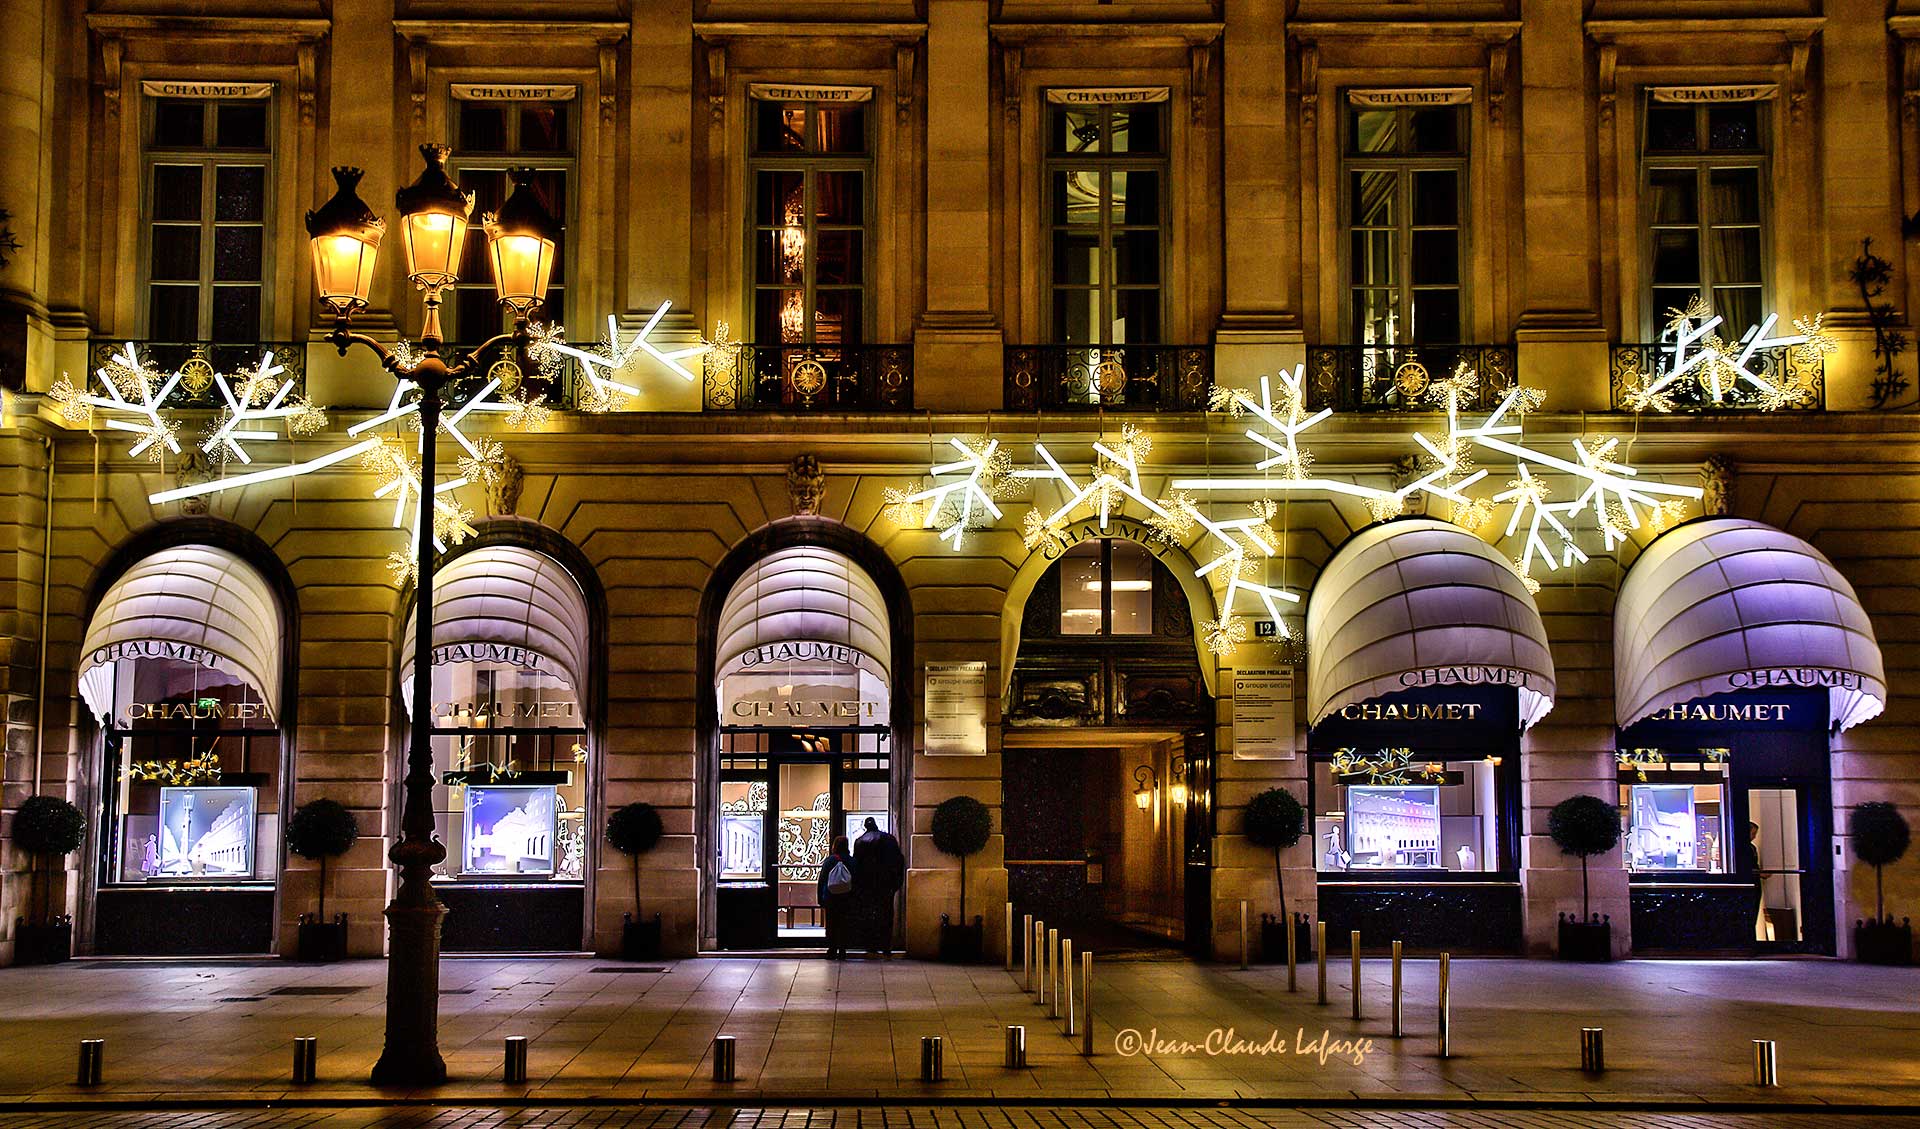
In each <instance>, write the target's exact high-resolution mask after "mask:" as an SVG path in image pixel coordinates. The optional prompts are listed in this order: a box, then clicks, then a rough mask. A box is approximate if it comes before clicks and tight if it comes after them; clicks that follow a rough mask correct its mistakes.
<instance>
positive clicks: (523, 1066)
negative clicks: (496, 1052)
mask: <svg viewBox="0 0 1920 1129" xmlns="http://www.w3.org/2000/svg"><path fill="white" fill-rule="evenodd" d="M500 1077H501V1079H502V1080H503V1081H505V1082H506V1083H507V1084H508V1085H509V1086H517V1085H519V1084H520V1083H522V1082H525V1081H526V1080H527V1037H526V1036H525V1035H508V1036H507V1042H506V1047H505V1049H504V1062H503V1064H502V1066H501V1072H500Z"/></svg>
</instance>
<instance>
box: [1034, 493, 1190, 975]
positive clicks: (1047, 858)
mask: <svg viewBox="0 0 1920 1129" xmlns="http://www.w3.org/2000/svg"><path fill="white" fill-rule="evenodd" d="M1103 533H1104V534H1105V535H1103ZM1037 555H1038V557H1039V571H1038V575H1037V576H1035V575H1029V574H1030V572H1031V571H1032V570H1030V569H1023V570H1022V573H1023V576H1022V577H1021V578H1019V579H1017V580H1016V584H1015V587H1014V591H1013V593H1012V598H1013V599H1014V600H1018V599H1021V598H1024V603H1023V604H1020V605H1013V604H1012V600H1010V607H1009V613H1008V614H1009V616H1017V622H1018V625H1019V626H1018V641H1017V657H1015V658H1013V661H1012V662H1011V664H1010V675H1009V679H1008V685H1007V692H1006V698H1005V703H1004V705H1005V708H1004V713H1003V717H1004V726H1003V730H1002V739H1001V744H1002V767H1001V772H1002V792H1003V795H1004V800H1003V804H1004V810H1003V823H1004V827H1005V832H1006V856H1007V862H1006V867H1007V890H1008V897H1009V899H1010V900H1011V901H1013V903H1014V905H1015V907H1016V912H1022V913H1025V912H1032V913H1034V914H1036V915H1038V916H1044V917H1045V918H1046V920H1047V921H1048V922H1049V923H1053V922H1056V921H1057V922H1059V923H1061V924H1062V926H1065V927H1071V928H1072V929H1073V930H1074V935H1075V938H1076V940H1077V941H1078V942H1079V943H1082V944H1088V945H1091V946H1094V947H1097V948H1098V949H1099V950H1100V951H1101V952H1103V953H1120V952H1126V951H1129V950H1133V951H1143V950H1152V949H1163V948H1169V947H1172V948H1185V949H1187V950H1189V951H1191V952H1196V953H1206V952H1210V951H1211V944H1212V881H1211V877H1212V850H1213V843H1212V840H1213V824H1212V811H1213V767H1214V752H1213V698H1212V695H1211V693H1210V687H1209V680H1208V676H1207V673H1206V672H1205V671H1204V670H1203V667H1202V663H1201V661H1200V655H1199V652H1198V650H1197V648H1196V646H1195V631H1194V627H1195V623H1196V621H1197V620H1198V619H1204V618H1206V617H1207V616H1208V615H1210V614H1211V601H1208V602H1207V604H1206V605H1205V607H1204V608H1202V609H1199V614H1196V608H1195V607H1194V604H1193V599H1194V597H1195V595H1196V593H1194V592H1191V591H1189V589H1188V586H1187V585H1186V584H1185V583H1183V580H1184V579H1185V577H1191V575H1192V571H1193V570H1192V566H1191V564H1190V563H1189V562H1188V561H1186V559H1185V557H1184V555H1183V554H1182V553H1180V551H1179V550H1178V549H1177V548H1175V547H1173V546H1171V545H1168V544H1166V543H1165V542H1163V541H1159V540H1157V539H1155V538H1153V537H1152V536H1150V535H1149V533H1148V531H1147V530H1146V529H1145V528H1144V527H1142V526H1138V525H1136V524H1134V523H1131V522H1123V521H1120V520H1114V521H1112V522H1110V523H1109V525H1108V527H1107V528H1106V529H1105V530H1104V531H1102V530H1100V529H1098V528H1096V527H1093V526H1091V525H1089V526H1088V527H1086V528H1085V529H1079V528H1076V529H1072V530H1069V531H1068V533H1067V534H1066V535H1065V536H1063V537H1061V538H1059V539H1056V540H1054V541H1050V542H1047V543H1046V544H1044V545H1043V546H1042V547H1041V549H1040V550H1039V552H1038V554H1037ZM1183 573H1184V574H1185V577H1183V575H1182V574H1183ZM1198 596H1199V597H1200V598H1201V599H1205V598H1206V594H1205V590H1204V587H1201V588H1200V589H1199V592H1198Z"/></svg>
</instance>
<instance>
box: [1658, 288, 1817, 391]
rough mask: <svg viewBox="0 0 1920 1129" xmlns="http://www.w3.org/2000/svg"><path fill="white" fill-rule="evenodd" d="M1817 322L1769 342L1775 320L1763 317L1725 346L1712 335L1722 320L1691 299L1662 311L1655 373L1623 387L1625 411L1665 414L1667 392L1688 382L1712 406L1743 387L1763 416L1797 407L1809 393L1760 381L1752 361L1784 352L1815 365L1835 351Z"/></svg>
mask: <svg viewBox="0 0 1920 1129" xmlns="http://www.w3.org/2000/svg"><path fill="white" fill-rule="evenodd" d="M1823 317H1824V315H1820V314H1816V315H1815V316H1814V317H1813V318H1812V319H1795V320H1794V322H1793V326H1794V330H1795V332H1793V333H1787V334H1782V335H1780V336H1778V337H1774V336H1770V335H1771V334H1772V333H1773V327H1774V326H1775V324H1777V323H1778V321H1779V315H1777V314H1768V315H1767V316H1766V318H1765V319H1763V320H1762V321H1761V322H1760V324H1759V325H1756V326H1752V327H1750V328H1748V330H1747V331H1746V332H1745V333H1743V334H1742V335H1741V336H1740V337H1739V338H1738V339H1737V340H1734V341H1727V340H1725V339H1723V338H1722V337H1721V336H1720V335H1719V334H1717V333H1715V332H1714V331H1715V330H1716V329H1718V328H1719V327H1720V325H1721V324H1722V320H1723V319H1722V318H1721V317H1720V315H1718V314H1715V313H1713V312H1712V310H1711V309H1709V308H1708V306H1707V304H1706V302H1705V301H1703V300H1702V299H1701V298H1700V297H1699V296H1698V295H1695V296H1694V298H1693V300H1692V301H1690V302H1689V303H1688V304H1687V306H1686V308H1685V309H1675V310H1669V311H1668V320H1667V327H1666V332H1665V333H1664V334H1663V340H1662V343H1661V354H1662V356H1661V362H1660V366H1659V371H1658V372H1655V373H1652V374H1639V375H1638V376H1637V378H1636V379H1634V380H1632V381H1629V383H1628V387H1627V389H1626V402H1627V406H1628V407H1629V408H1632V409H1633V410H1635V411H1656V412H1670V411H1672V410H1674V407H1675V401H1674V397H1673V391H1672V390H1673V389H1674V387H1675V386H1676V384H1678V383H1679V382H1680V381H1681V380H1683V379H1686V378H1688V377H1691V378H1692V379H1693V380H1694V381H1695V382H1696V383H1697V384H1698V385H1699V387H1700V390H1701V392H1702V393H1704V394H1705V396H1706V398H1707V401H1708V402H1709V403H1711V404H1715V405H1719V404H1725V403H1727V402H1728V401H1729V400H1730V399H1731V398H1732V397H1733V395H1734V394H1735V393H1736V392H1739V391H1741V390H1742V388H1743V386H1744V387H1745V389H1747V390H1748V391H1749V393H1750V394H1751V395H1752V396H1753V397H1754V402H1755V403H1757V404H1758V405H1759V406H1760V408H1761V410H1763V411H1777V410H1779V409H1781V408H1785V407H1791V406H1793V405H1795V404H1797V403H1800V402H1802V401H1804V400H1805V399H1806V397H1807V396H1808V395H1809V394H1810V393H1809V390H1808V389H1806V388H1804V387H1801V386H1799V385H1796V384H1793V383H1792V382H1790V381H1781V380H1777V379H1769V378H1768V377H1765V376H1762V375H1760V373H1758V372H1757V371H1755V366H1754V356H1755V354H1757V353H1759V352H1760V351H1761V350H1764V349H1790V350H1792V352H1793V355H1794V356H1795V357H1796V358H1797V359H1799V360H1801V361H1802V362H1806V363H1811V362H1813V361H1816V360H1818V359H1819V358H1820V357H1821V356H1823V355H1825V354H1827V353H1830V352H1832V351H1833V350H1834V349H1835V348H1836V347H1837V346H1836V343H1835V342H1834V339H1833V337H1832V335H1831V334H1829V333H1827V332H1825V331H1824V330H1823V329H1822V328H1821V324H1820V323H1821V320H1822V318H1823ZM1669 338H1670V340H1668V339H1669Z"/></svg>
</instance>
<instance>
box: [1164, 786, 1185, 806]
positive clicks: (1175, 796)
mask: <svg viewBox="0 0 1920 1129" xmlns="http://www.w3.org/2000/svg"><path fill="white" fill-rule="evenodd" d="M1167 799H1168V800H1169V801H1170V802H1171V803H1172V804H1173V805H1174V806H1175V807H1179V806H1180V805H1182V804H1184V803H1186V802H1187V786H1186V785H1185V784H1175V785H1172V786H1171V787H1169V788H1168V789H1167Z"/></svg>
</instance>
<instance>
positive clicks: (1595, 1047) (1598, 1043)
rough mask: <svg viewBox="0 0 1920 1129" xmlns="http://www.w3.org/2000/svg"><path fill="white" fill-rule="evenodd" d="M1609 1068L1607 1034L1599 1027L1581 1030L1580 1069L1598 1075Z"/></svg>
mask: <svg viewBox="0 0 1920 1129" xmlns="http://www.w3.org/2000/svg"><path fill="white" fill-rule="evenodd" d="M1606 1068H1607V1033H1606V1031H1605V1030H1603V1029H1601V1028H1599V1027H1582V1028H1581V1029H1580V1069H1582V1070H1584V1071H1586V1072H1587V1073H1589V1074H1598V1073H1600V1072H1601V1071H1603V1070H1605V1069H1606Z"/></svg>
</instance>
